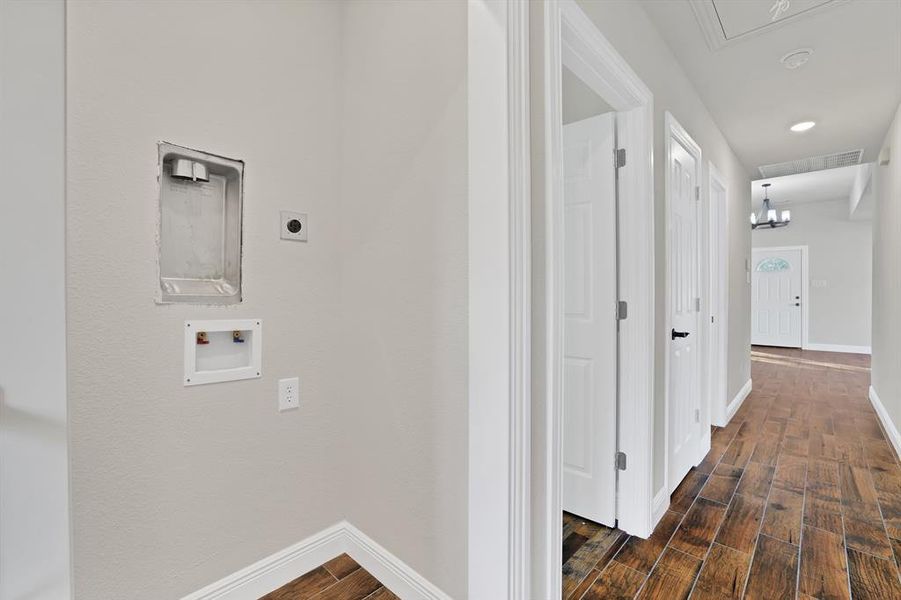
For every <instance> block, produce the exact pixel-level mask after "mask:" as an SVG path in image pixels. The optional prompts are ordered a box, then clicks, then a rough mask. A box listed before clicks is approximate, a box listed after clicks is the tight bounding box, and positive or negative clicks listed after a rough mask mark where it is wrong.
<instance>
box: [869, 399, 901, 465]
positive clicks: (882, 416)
mask: <svg viewBox="0 0 901 600" xmlns="http://www.w3.org/2000/svg"><path fill="white" fill-rule="evenodd" d="M870 404H872V405H873V408H875V409H876V414H877V415H879V420H880V421H882V428H883V429H885V433H886V434H887V435H888V439H889V442H891V444H892V446H894V447H895V452H897V453H898V456H901V433H898V428H897V427H896V426H895V424H894V423H892V419H891V417H889V414H888V411H887V410H885V406H884V405H883V404H882V400H880V399H879V394H877V393H876V388H874V387H873V386H872V385H871V386H870Z"/></svg>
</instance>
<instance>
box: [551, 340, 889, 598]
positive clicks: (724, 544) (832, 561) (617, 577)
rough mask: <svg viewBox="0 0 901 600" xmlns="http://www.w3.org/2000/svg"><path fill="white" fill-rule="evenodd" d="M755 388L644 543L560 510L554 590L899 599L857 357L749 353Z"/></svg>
mask: <svg viewBox="0 0 901 600" xmlns="http://www.w3.org/2000/svg"><path fill="white" fill-rule="evenodd" d="M751 372H752V377H753V380H754V391H753V392H752V393H751V395H750V396H748V398H747V399H746V400H745V402H744V404H743V405H742V407H741V409H740V410H739V411H738V412H737V413H736V415H735V416H734V417H733V418H732V420H731V421H730V422H729V424H728V425H727V426H726V427H722V428H714V431H713V434H712V442H711V450H710V452H709V453H708V455H707V457H706V458H705V459H704V461H703V462H701V464H699V465H698V466H697V467H695V468H694V469H692V470H691V472H689V474H688V475H687V476H686V477H685V479H684V480H683V482H682V483H681V484H680V485H679V487H678V488H677V489H676V491H675V492H674V493H673V495H672V497H671V500H670V508H669V511H667V513H666V514H665V515H664V517H663V519H662V520H661V521H660V523H659V524H658V525H657V528H656V529H655V530H654V533H653V534H652V535H651V537H650V538H648V539H647V540H642V539H640V538H635V537H630V536H628V535H626V534H625V533H623V532H620V531H617V530H615V529H610V528H608V527H604V526H602V525H598V524H596V523H591V522H589V521H585V520H583V519H580V518H579V517H576V516H574V515H570V514H564V515H563V523H564V538H565V539H564V540H563V549H564V551H563V558H564V564H563V598H564V600H591V599H600V598H656V599H661V600H673V599H679V598H693V599H704V600H714V599H728V598H734V599H739V598H748V599H751V598H761V599H765V600H777V599H781V598H786V599H795V598H798V599H817V600H832V599H851V598H854V599H870V598H874V599H875V598H878V599H880V600H895V599H901V576H899V561H901V463H899V461H898V457H897V456H896V455H895V452H894V449H893V448H892V447H891V445H890V443H889V442H888V441H887V439H886V437H885V435H884V432H883V431H882V427H881V425H880V423H879V419H878V417H877V416H876V413H875V411H874V410H873V408H872V406H871V405H870V402H869V400H868V397H867V394H868V387H869V383H870V371H869V356H864V355H855V354H838V353H827V352H809V351H801V350H791V349H784V348H754V349H753V352H752V363H751Z"/></svg>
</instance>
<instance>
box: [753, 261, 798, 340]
mask: <svg viewBox="0 0 901 600" xmlns="http://www.w3.org/2000/svg"><path fill="white" fill-rule="evenodd" d="M804 276H805V274H804V270H803V250H802V248H801V247H795V248H754V249H753V250H752V259H751V343H752V344H754V345H757V346H784V347H787V348H801V347H802V335H801V334H802V310H803V305H804V301H805V298H804V297H803V296H804V294H803V284H804Z"/></svg>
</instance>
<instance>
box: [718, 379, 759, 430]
mask: <svg viewBox="0 0 901 600" xmlns="http://www.w3.org/2000/svg"><path fill="white" fill-rule="evenodd" d="M753 387H754V383H753V381H752V380H750V379H749V380H747V381H746V382H745V384H744V385H743V386H741V389H740V390H738V393H737V394H735V398H733V399H732V402H730V403H729V406H727V407H726V421H725V422H724V423H723V426H724V427H725V426H726V425H728V424H729V421H731V420H732V417H734V416H735V413H737V412H738V409H739V408H741V405H742V404H743V403H744V401H745V398H747V397H748V396H749V395H750V394H751V390H752V389H753Z"/></svg>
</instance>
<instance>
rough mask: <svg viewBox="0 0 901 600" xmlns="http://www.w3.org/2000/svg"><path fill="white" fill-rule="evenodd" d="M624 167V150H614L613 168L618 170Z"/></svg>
mask: <svg viewBox="0 0 901 600" xmlns="http://www.w3.org/2000/svg"><path fill="white" fill-rule="evenodd" d="M625 166H626V149H625V148H616V149H615V150H614V151H613V167H614V168H616V169H618V168H620V167H625Z"/></svg>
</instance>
